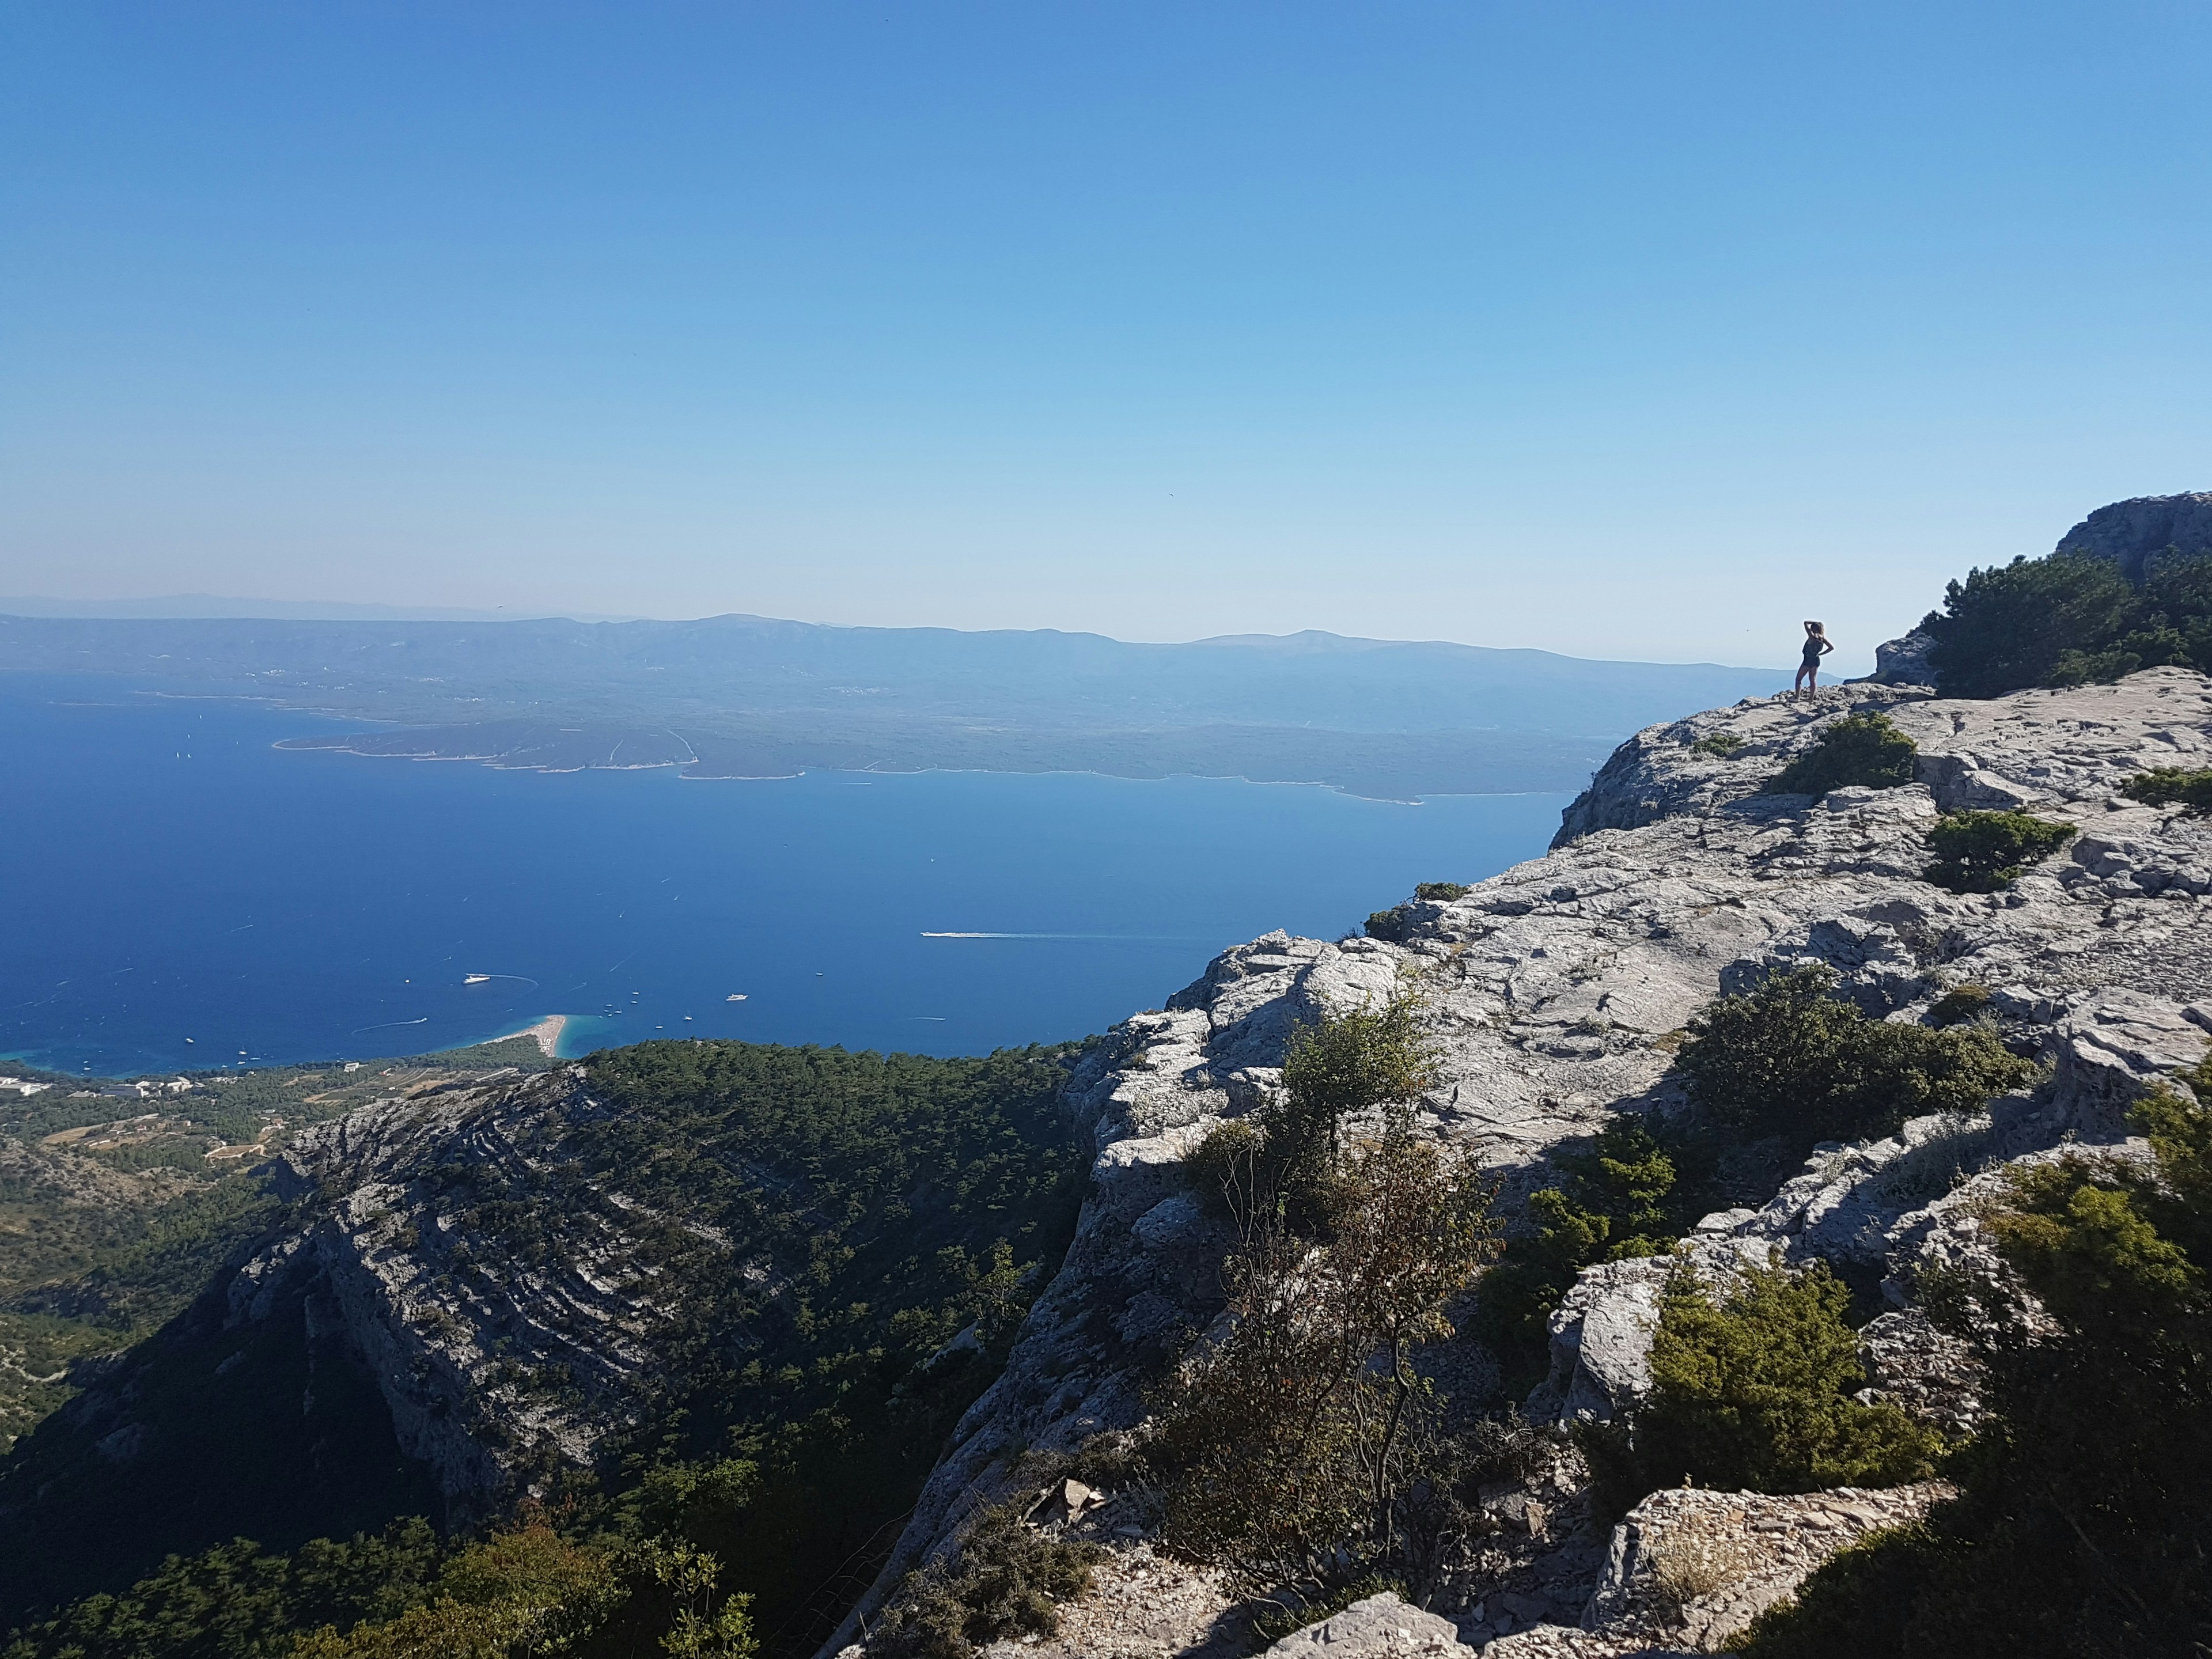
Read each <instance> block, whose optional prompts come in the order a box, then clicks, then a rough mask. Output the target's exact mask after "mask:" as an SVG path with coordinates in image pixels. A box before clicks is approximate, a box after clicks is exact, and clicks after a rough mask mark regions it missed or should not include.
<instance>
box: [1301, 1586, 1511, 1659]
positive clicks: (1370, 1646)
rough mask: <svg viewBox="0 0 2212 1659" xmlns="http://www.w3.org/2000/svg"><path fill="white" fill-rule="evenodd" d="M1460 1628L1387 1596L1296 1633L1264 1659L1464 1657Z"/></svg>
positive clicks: (1355, 1605)
mask: <svg viewBox="0 0 2212 1659" xmlns="http://www.w3.org/2000/svg"><path fill="white" fill-rule="evenodd" d="M1467 1651H1468V1649H1467V1647H1466V1646H1465V1645H1464V1644H1462V1642H1461V1641H1460V1639H1459V1626H1457V1625H1455V1624H1454V1623H1452V1621H1451V1620H1449V1619H1443V1618H1439V1617H1438V1616H1437V1614H1435V1613H1425V1612H1423V1611H1422V1610H1421V1609H1420V1608H1419V1607H1408V1606H1407V1604H1406V1603H1405V1602H1404V1601H1401V1600H1400V1599H1399V1598H1398V1597H1397V1596H1395V1595H1391V1594H1389V1592H1388V1591H1385V1592H1384V1593H1383V1594H1382V1595H1370V1596H1369V1597H1367V1599H1366V1600H1364V1601H1354V1602H1353V1603H1352V1605H1351V1606H1350V1607H1346V1608H1345V1610H1344V1611H1343V1612H1341V1613H1331V1614H1330V1615H1329V1616H1328V1618H1326V1619H1324V1620H1322V1621H1321V1622H1320V1623H1319V1624H1317V1625H1308V1626H1306V1627H1305V1628H1304V1630H1302V1631H1294V1632H1291V1634H1290V1635H1288V1636H1285V1638H1283V1639H1282V1640H1281V1641H1279V1642H1278V1643H1276V1644H1274V1646H1273V1647H1271V1648H1269V1649H1268V1650H1267V1659H1355V1656H1358V1659H1364V1656H1368V1655H1373V1656H1375V1659H1386V1656H1387V1659H1397V1656H1400V1655H1412V1654H1434V1655H1438V1656H1445V1655H1454V1654H1464V1653H1466V1652H1467Z"/></svg>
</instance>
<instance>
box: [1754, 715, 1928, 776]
mask: <svg viewBox="0 0 2212 1659" xmlns="http://www.w3.org/2000/svg"><path fill="white" fill-rule="evenodd" d="M1917 752H1918V751H1917V750H1916V749H1915V747H1914V746H1913V742H1912V739H1911V738H1908V737H1906V736H1905V733H1904V732H1900V731H1899V730H1898V729H1897V726H1896V724H1895V723H1894V722H1893V720H1891V719H1890V718H1889V716H1888V715H1887V714H1881V713H1880V712H1879V711H1877V712H1875V713H1874V714H1846V715H1844V718H1843V719H1841V720H1838V721H1836V722H1835V723H1834V724H1833V725H1832V726H1829V727H1828V728H1827V729H1826V731H1824V732H1821V733H1820V741H1819V742H1818V743H1816V744H1814V745H1813V746H1812V747H1811V748H1810V749H1808V750H1805V751H1804V752H1803V753H1802V754H1801V755H1799V756H1798V757H1796V759H1795V760H1792V761H1791V762H1790V763H1789V764H1788V765H1787V766H1785V767H1784V768H1783V769H1781V770H1780V771H1779V772H1778V773H1776V774H1775V775H1773V776H1772V777H1771V778H1770V779H1768V780H1767V783H1766V787H1765V793H1767V794H1770V795H1825V794H1826V793H1828V791H1830V790H1831V789H1849V788H1861V789H1894V788H1897V787H1899V785H1902V784H1907V783H1910V782H1911V781H1912V760H1913V757H1914V755H1915V754H1917Z"/></svg>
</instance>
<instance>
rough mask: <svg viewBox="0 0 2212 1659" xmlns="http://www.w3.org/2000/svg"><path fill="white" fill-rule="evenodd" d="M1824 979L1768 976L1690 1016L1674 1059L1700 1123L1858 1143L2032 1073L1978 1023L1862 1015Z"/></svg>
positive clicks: (1799, 1139) (1807, 1142)
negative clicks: (1945, 1025) (1937, 1026)
mask: <svg viewBox="0 0 2212 1659" xmlns="http://www.w3.org/2000/svg"><path fill="white" fill-rule="evenodd" d="M1834 983H1835V975H1833V974H1832V973H1830V972H1829V971H1828V970H1827V969H1825V968H1820V967H1808V968H1800V969H1795V970H1794V971H1792V972H1790V973H1786V974H1776V975H1773V976H1772V977H1771V978H1770V979H1768V980H1767V981H1766V982H1765V984H1764V985H1761V986H1760V987H1759V988H1758V989H1757V990H1755V991H1753V992H1752V993H1750V994H1748V995H1745V996H1729V997H1723V998H1721V999H1720V1000H1718V1001H1717V1002H1715V1003H1714V1004H1713V1005H1712V1006H1711V1007H1709V1008H1708V1009H1706V1010H1705V1012H1704V1013H1702V1014H1700V1015H1699V1017H1698V1018H1695V1019H1693V1020H1692V1021H1691V1022H1690V1024H1689V1028H1688V1030H1689V1036H1688V1040H1687V1041H1686V1042H1684V1044H1683V1046H1682V1048H1681V1051H1680V1054H1677V1055H1676V1057H1675V1060H1674V1066H1675V1069H1676V1070H1677V1071H1679V1072H1680V1073H1681V1075H1682V1079H1683V1083H1684V1086H1685V1087H1686V1090H1687V1091H1688V1093H1689V1096H1690V1098H1691V1099H1692V1101H1694V1102H1696V1103H1697V1104H1698V1105H1699V1107H1700V1108H1701V1109H1703V1111H1704V1113H1705V1116H1706V1118H1707V1120H1708V1121H1711V1123H1712V1124H1714V1125H1715V1126H1716V1127H1719V1128H1721V1129H1723V1130H1726V1131H1731V1132H1733V1133H1736V1134H1739V1135H1741V1136H1743V1137H1746V1138H1748V1139H1756V1138H1759V1137H1762V1136H1766V1135H1781V1136H1784V1137H1785V1138H1786V1139H1788V1140H1789V1142H1790V1144H1791V1145H1792V1146H1802V1147H1809V1146H1812V1145H1813V1144H1814V1142H1816V1141H1821V1140H1860V1139H1869V1138H1870V1137H1873V1136H1877V1135H1886V1134H1891V1133H1895V1131H1896V1130H1897V1129H1898V1127H1899V1126H1900V1125H1902V1124H1903V1123H1904V1121H1905V1119H1907V1118H1910V1117H1920V1116H1923V1115H1926V1114H1928V1113H1929V1112H1972V1111H1975V1110H1978V1109H1979V1108H1980V1107H1981V1106H1982V1104H1983V1103H1984V1102H1985V1101H1987V1100H1988V1099H1989V1097H1990V1096H1991V1095H1994V1094H1999V1093H2002V1091H2005V1090H2008V1089H2014V1088H2017V1087H2019V1086H2020V1085H2022V1084H2024V1083H2026V1082H2027V1081H2028V1080H2029V1079H2031V1078H2033V1076H2034V1075H2035V1067H2034V1066H2033V1065H2031V1064H2030V1063H2029V1062H2027V1060H2021V1059H2020V1058H2019V1057H2018V1056H2016V1055H2015V1054H2013V1053H2012V1052H2011V1051H2010V1050H2009V1049H2008V1048H2006V1047H2005V1046H2004V1043H2003V1042H2002V1039H2001V1038H2000V1037H1999V1036H1997V1034H1996V1031H1995V1030H1991V1029H1990V1027H1988V1026H1986V1025H1982V1024H1970V1025H1960V1026H1956V1027H1954V1028H1952V1029H1950V1030H1929V1028H1928V1027H1926V1026H1924V1025H1898V1024H1890V1023H1889V1022H1887V1021H1886V1020H1874V1019H1869V1018H1867V1017H1866V1016H1865V1015H1864V1014H1863V1013H1861V1012H1859V1011H1858V1010H1857V1008H1855V1007H1853V1006H1851V1005H1850V1004H1849V1003H1847V1002H1843V1001H1839V1000H1837V999H1836V998H1835V997H1833V996H1831V995H1830V994H1829V992H1830V990H1831V989H1832V987H1833V986H1834Z"/></svg>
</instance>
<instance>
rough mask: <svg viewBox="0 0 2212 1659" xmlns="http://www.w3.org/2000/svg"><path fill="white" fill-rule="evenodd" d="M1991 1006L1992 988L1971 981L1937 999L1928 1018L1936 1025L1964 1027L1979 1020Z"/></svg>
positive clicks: (1954, 987) (1930, 1009)
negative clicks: (1970, 1021) (1973, 1020)
mask: <svg viewBox="0 0 2212 1659" xmlns="http://www.w3.org/2000/svg"><path fill="white" fill-rule="evenodd" d="M1989 1006H1990V987H1988V986H1986V985H1977V984H1974V983H1973V982H1972V981H1968V982H1967V983H1966V984H1964V985H1954V986H1953V987H1951V988H1950V989H1949V990H1948V991H1946V992H1944V993H1943V994H1942V996H1940V997H1937V998H1936V1000H1935V1002H1934V1003H1933V1004H1931V1005H1930V1006H1929V1010H1928V1018H1929V1023H1930V1024H1936V1025H1963V1024H1966V1022H1967V1021H1968V1020H1970V1019H1979V1018H1981V1017H1982V1015H1983V1014H1984V1012H1987V1010H1988V1008H1989Z"/></svg>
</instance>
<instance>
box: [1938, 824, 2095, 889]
mask: <svg viewBox="0 0 2212 1659" xmlns="http://www.w3.org/2000/svg"><path fill="white" fill-rule="evenodd" d="M2074 836H2075V829H2074V826H2073V825H2072V824H2070V823H2051V821H2050V820H2049V819H2048V818H2039V817H2035V816H2034V815H2033V813H2029V812H1947V813H1945V814H1944V815H1943V817H1942V818H1941V819H1939V820H1937V822H1936V826H1935V827H1934V828H1933V829H1930V830H1929V832H1928V849H1929V851H1930V852H1932V853H1934V854H1936V862H1935V863H1933V864H1931V865H1929V866H1928V868H1927V871H1926V872H1925V873H1926V876H1927V878H1928V879H1929V881H1932V882H1934V883H1935V884H1936V885H1937V886H1938V887H1948V888H1949V889H1950V890H1952V891H1953V892H1954V893H1995V892H1999V891H2001V890H2003V889H2005V888H2007V887H2009V886H2011V885H2012V884H2013V883H2014V882H2015V881H2017V880H2019V879H2020V878H2021V873H2022V872H2024V871H2025V870H2026V869H2027V866H2029V865H2031V864H2040V863H2041V862H2042V861H2043V860H2045V859H2047V858H2049V857H2050V856H2051V854H2053V853H2056V852H2057V850H2058V849H2059V848H2062V847H2063V846H2065V845H2066V843H2067V842H2069V841H2071V840H2073V839H2074Z"/></svg>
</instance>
